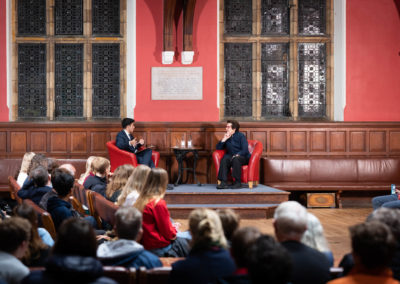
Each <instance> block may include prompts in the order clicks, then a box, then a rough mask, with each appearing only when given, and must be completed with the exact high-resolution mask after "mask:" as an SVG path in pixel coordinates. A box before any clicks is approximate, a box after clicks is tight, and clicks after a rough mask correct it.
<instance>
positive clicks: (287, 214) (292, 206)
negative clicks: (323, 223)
mask: <svg viewBox="0 0 400 284" xmlns="http://www.w3.org/2000/svg"><path fill="white" fill-rule="evenodd" d="M274 229H275V236H276V239H277V240H278V241H279V242H280V243H281V244H282V246H283V247H285V248H286V249H287V251H288V252H289V255H290V257H291V260H292V264H293V266H292V267H293V268H292V273H291V277H290V282H291V283H293V284H297V283H310V284H312V283H315V284H319V283H321V284H323V283H326V282H327V281H329V280H330V272H329V270H330V264H329V261H328V258H327V257H326V256H325V255H324V254H323V253H321V252H319V251H317V250H315V249H313V248H310V247H308V246H306V245H304V244H302V243H301V242H300V241H301V238H302V236H303V234H304V232H305V231H306V229H307V210H306V209H305V208H304V207H303V206H302V205H300V204H299V203H298V202H296V201H286V202H283V203H281V204H280V205H279V206H278V207H277V209H276V210H275V213H274Z"/></svg>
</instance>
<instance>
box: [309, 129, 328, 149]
mask: <svg viewBox="0 0 400 284" xmlns="http://www.w3.org/2000/svg"><path fill="white" fill-rule="evenodd" d="M326 149H327V147H326V131H310V152H326Z"/></svg>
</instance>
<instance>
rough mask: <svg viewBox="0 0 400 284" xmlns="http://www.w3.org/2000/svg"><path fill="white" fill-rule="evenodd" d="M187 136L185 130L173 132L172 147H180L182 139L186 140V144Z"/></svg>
mask: <svg viewBox="0 0 400 284" xmlns="http://www.w3.org/2000/svg"><path fill="white" fill-rule="evenodd" d="M186 138H187V137H186V132H184V131H179V132H176V131H175V132H171V137H170V145H171V147H175V146H178V147H180V146H181V141H182V140H184V141H185V145H186V142H187V139H186Z"/></svg>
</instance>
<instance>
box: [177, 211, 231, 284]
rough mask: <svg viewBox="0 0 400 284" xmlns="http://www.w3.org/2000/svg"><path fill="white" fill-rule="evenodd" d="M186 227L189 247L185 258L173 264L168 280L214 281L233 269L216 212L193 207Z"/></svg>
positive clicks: (192, 283) (192, 282) (193, 282)
mask: <svg viewBox="0 0 400 284" xmlns="http://www.w3.org/2000/svg"><path fill="white" fill-rule="evenodd" d="M189 230H190V232H191V234H192V237H193V239H192V243H191V245H192V248H191V250H190V253H189V255H188V257H187V258H186V259H185V260H181V261H177V262H175V263H173V264H172V271H171V274H170V283H185V284H186V283H191V284H195V283H213V282H215V281H216V280H217V279H218V278H223V277H226V276H228V275H231V274H232V273H233V272H234V271H235V263H234V261H233V259H232V258H231V256H230V254H229V252H228V251H227V246H228V244H227V241H226V238H225V235H224V231H223V229H222V224H221V220H220V219H219V217H218V214H217V213H216V212H215V211H213V210H209V209H196V210H193V211H192V212H191V213H190V215H189Z"/></svg>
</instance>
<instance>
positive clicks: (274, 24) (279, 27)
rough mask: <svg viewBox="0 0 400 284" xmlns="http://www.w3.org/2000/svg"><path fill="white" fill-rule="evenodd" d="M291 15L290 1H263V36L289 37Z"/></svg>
mask: <svg viewBox="0 0 400 284" xmlns="http://www.w3.org/2000/svg"><path fill="white" fill-rule="evenodd" d="M289 14H290V11H289V3H288V0H262V2H261V34H263V35H288V34H289V30H290V24H289Z"/></svg>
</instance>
